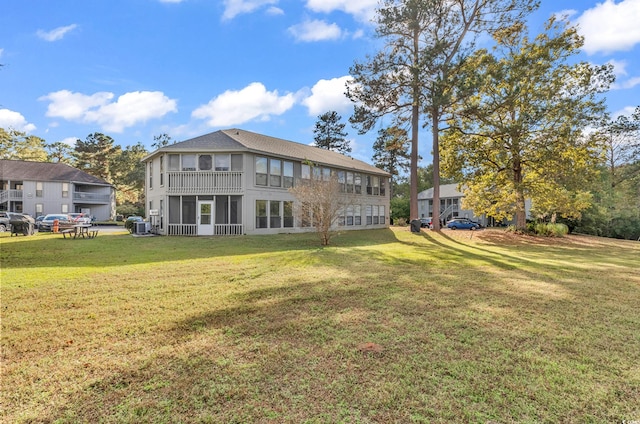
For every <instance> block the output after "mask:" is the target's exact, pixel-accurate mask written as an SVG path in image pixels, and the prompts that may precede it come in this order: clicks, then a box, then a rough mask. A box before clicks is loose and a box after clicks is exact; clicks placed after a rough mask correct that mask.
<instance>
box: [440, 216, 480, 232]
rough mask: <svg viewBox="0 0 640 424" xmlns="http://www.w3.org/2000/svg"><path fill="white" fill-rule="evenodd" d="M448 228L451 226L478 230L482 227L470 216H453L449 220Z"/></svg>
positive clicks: (455, 228)
mask: <svg viewBox="0 0 640 424" xmlns="http://www.w3.org/2000/svg"><path fill="white" fill-rule="evenodd" d="M447 228H451V229H452V230H467V229H468V230H477V229H478V228H480V224H478V223H477V222H474V221H472V220H470V219H469V218H453V219H452V220H451V221H449V222H447Z"/></svg>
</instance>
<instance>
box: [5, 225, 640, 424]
mask: <svg viewBox="0 0 640 424" xmlns="http://www.w3.org/2000/svg"><path fill="white" fill-rule="evenodd" d="M0 249H1V253H0V255H1V260H2V262H1V265H2V271H1V277H2V293H1V294H2V388H1V395H2V398H1V404H2V406H1V408H2V421H3V422H6V423H14V422H18V423H20V422H25V423H26V422H56V423H82V422H86V423H99V422H104V423H141V422H148V423H179V422H183V423H200V422H202V423H209V422H210V423H303V422H306V423H338V422H342V423H387V422H389V423H393V422H398V423H411V422H429V423H439V422H440V423H445V422H446V423H451V422H499V423H510V422H518V423H526V422H531V423H534V422H535V423H538V422H563V423H590V422H596V423H597V422H621V421H623V420H627V421H631V420H640V243H637V242H630V241H617V240H607V239H598V238H591V237H580V236H569V237H567V238H563V239H533V238H519V237H514V236H510V235H508V234H507V233H504V232H498V231H492V230H487V231H480V232H463V231H458V232H447V231H443V232H442V233H440V234H438V233H434V232H429V231H423V232H421V233H420V234H412V233H410V232H409V231H408V230H407V229H406V228H392V229H390V230H375V231H353V232H344V233H342V234H340V235H338V236H337V237H335V238H334V239H332V245H331V246H329V247H326V248H320V247H319V245H318V241H317V239H316V237H315V235H313V234H298V235H278V236H261V237H259V236H251V237H249V236H246V237H237V238H209V237H201V238H180V237H149V238H134V237H131V236H129V235H125V234H119V235H118V234H116V235H107V234H105V235H100V237H98V238H96V239H91V240H63V239H62V237H61V236H58V235H52V234H39V235H36V236H33V237H9V236H8V235H3V236H1V237H0Z"/></svg>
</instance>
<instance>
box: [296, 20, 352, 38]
mask: <svg viewBox="0 0 640 424" xmlns="http://www.w3.org/2000/svg"><path fill="white" fill-rule="evenodd" d="M288 31H289V32H290V33H291V34H292V35H293V36H294V37H295V39H296V40H297V41H323V40H337V39H339V38H340V37H342V30H341V29H340V27H339V26H338V25H336V24H328V23H327V22H325V21H321V20H317V19H316V20H313V21H311V20H306V21H304V22H302V23H300V24H297V25H293V26H291V27H289V29H288Z"/></svg>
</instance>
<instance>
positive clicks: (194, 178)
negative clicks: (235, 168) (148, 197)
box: [167, 171, 243, 194]
mask: <svg viewBox="0 0 640 424" xmlns="http://www.w3.org/2000/svg"><path fill="white" fill-rule="evenodd" d="M242 178H243V173H242V172H202V171H197V172H177V171H174V172H167V182H168V189H167V192H168V193H169V194H199V193H207V194H228V193H242Z"/></svg>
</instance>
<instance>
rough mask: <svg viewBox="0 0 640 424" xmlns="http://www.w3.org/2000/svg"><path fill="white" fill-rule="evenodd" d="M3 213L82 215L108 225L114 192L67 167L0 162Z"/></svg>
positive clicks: (0, 189) (56, 164)
mask: <svg viewBox="0 0 640 424" xmlns="http://www.w3.org/2000/svg"><path fill="white" fill-rule="evenodd" d="M0 210H3V211H8V212H18V213H26V214H29V215H31V216H33V217H34V218H35V217H37V216H39V215H46V214H49V213H73V212H82V213H86V214H89V215H91V216H94V217H95V218H96V220H98V221H106V220H109V219H113V218H114V217H115V210H116V200H115V189H114V187H113V186H112V185H111V184H109V183H107V182H106V181H104V180H101V179H100V178H97V177H94V176H93V175H89V174H87V173H86V172H83V171H80V170H78V169H76V168H73V167H71V166H69V165H66V164H64V163H49V162H32V161H23V160H6V159H0Z"/></svg>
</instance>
